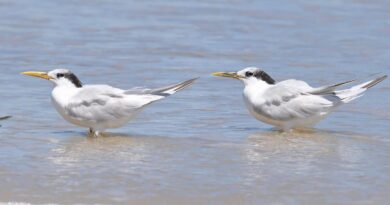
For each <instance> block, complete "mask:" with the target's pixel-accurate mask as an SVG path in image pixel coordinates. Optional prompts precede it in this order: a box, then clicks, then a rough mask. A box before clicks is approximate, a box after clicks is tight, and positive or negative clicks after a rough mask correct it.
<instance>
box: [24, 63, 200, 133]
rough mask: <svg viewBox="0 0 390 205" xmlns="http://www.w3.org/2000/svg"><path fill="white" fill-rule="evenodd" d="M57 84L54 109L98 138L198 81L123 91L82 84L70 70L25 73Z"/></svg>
mask: <svg viewBox="0 0 390 205" xmlns="http://www.w3.org/2000/svg"><path fill="white" fill-rule="evenodd" d="M23 74H25V75H30V76H34V77H40V78H45V79H48V80H50V81H52V82H54V84H55V87H54V89H53V91H52V95H51V99H52V103H53V105H54V107H55V108H56V110H57V111H58V112H59V113H60V115H61V116H62V117H63V118H64V119H66V120H67V121H68V122H70V123H72V124H75V125H78V126H81V127H87V128H90V130H91V132H93V133H94V134H95V135H98V134H99V132H102V131H104V130H106V129H109V128H117V127H121V126H123V125H125V124H126V123H127V122H129V121H130V120H131V119H133V118H134V117H135V116H136V115H137V114H138V113H139V112H140V111H142V109H143V108H144V107H145V106H146V105H148V104H150V103H152V102H154V101H157V100H160V99H163V98H165V97H167V96H169V95H172V94H174V93H175V92H177V91H179V90H182V89H184V88H186V87H187V86H189V85H191V84H192V83H193V82H194V81H195V80H196V78H195V79H191V80H187V81H185V82H182V83H178V84H175V85H171V86H167V87H163V88H159V89H141V88H133V89H130V90H122V89H119V88H114V87H111V86H108V85H82V83H81V82H80V81H79V80H78V78H77V77H76V76H75V75H74V74H73V73H72V72H70V71H69V70H66V69H56V70H53V71H50V72H48V73H44V72H24V73H23Z"/></svg>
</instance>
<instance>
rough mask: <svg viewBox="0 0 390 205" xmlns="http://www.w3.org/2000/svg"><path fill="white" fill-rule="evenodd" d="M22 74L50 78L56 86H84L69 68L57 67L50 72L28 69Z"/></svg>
mask: <svg viewBox="0 0 390 205" xmlns="http://www.w3.org/2000/svg"><path fill="white" fill-rule="evenodd" d="M22 74H23V75H28V76H33V77H38V78H43V79H46V80H50V81H51V82H53V83H54V85H55V86H68V87H76V88H81V87H83V84H82V83H81V82H80V80H79V79H78V78H77V76H76V75H75V74H73V73H72V72H71V71H70V70H67V69H55V70H52V71H50V72H38V71H27V72H23V73H22Z"/></svg>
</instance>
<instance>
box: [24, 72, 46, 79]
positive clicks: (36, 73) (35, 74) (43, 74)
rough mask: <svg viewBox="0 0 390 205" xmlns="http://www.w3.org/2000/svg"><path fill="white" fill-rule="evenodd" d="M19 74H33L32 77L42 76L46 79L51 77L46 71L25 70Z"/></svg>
mask: <svg viewBox="0 0 390 205" xmlns="http://www.w3.org/2000/svg"><path fill="white" fill-rule="evenodd" d="M21 74H23V75H28V76H33V77H37V78H43V79H46V80H50V79H52V78H51V77H50V76H49V75H47V73H46V72H38V71H27V72H23V73H21Z"/></svg>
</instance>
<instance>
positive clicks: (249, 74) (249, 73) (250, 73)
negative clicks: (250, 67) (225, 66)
mask: <svg viewBox="0 0 390 205" xmlns="http://www.w3.org/2000/svg"><path fill="white" fill-rule="evenodd" d="M252 75H253V73H252V72H250V71H247V72H246V73H245V76H246V77H251V76H252Z"/></svg>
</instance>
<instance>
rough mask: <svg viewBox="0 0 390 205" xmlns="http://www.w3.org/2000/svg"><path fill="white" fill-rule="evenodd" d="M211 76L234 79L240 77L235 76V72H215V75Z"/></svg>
mask: <svg viewBox="0 0 390 205" xmlns="http://www.w3.org/2000/svg"><path fill="white" fill-rule="evenodd" d="M211 75H213V76H218V77H227V78H234V79H240V78H241V76H239V75H237V73H236V72H216V73H212V74H211Z"/></svg>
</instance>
